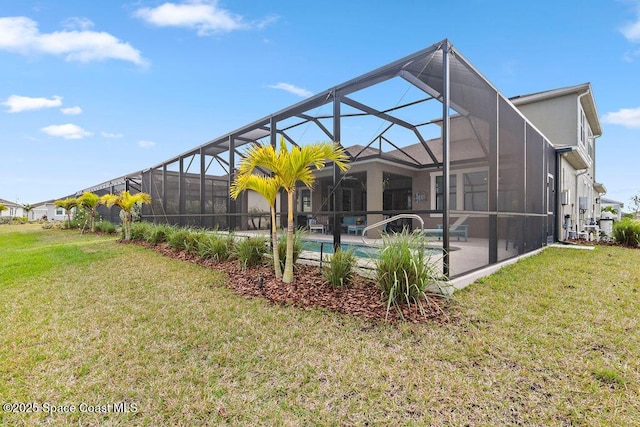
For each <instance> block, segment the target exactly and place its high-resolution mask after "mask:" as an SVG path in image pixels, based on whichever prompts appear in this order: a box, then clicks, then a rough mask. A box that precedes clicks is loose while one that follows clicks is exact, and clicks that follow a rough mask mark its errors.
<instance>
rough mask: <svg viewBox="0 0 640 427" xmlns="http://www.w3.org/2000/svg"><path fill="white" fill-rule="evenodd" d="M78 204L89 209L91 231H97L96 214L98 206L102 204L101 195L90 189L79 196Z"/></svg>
mask: <svg viewBox="0 0 640 427" xmlns="http://www.w3.org/2000/svg"><path fill="white" fill-rule="evenodd" d="M78 205H80V206H82V207H83V208H85V209H87V210H89V220H90V228H91V232H92V233H94V232H95V231H96V215H97V214H98V206H99V205H100V196H98V195H97V194H95V193H91V192H89V191H85V192H84V193H82V196H80V197H78Z"/></svg>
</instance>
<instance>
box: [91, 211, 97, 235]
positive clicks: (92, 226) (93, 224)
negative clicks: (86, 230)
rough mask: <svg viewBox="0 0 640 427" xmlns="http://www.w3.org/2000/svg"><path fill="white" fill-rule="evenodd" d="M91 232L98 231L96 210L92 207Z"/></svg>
mask: <svg viewBox="0 0 640 427" xmlns="http://www.w3.org/2000/svg"><path fill="white" fill-rule="evenodd" d="M91 232H92V233H95V232H96V210H95V208H94V209H91Z"/></svg>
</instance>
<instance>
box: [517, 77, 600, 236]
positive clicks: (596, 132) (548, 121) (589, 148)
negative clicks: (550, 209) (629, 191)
mask: <svg viewBox="0 0 640 427" xmlns="http://www.w3.org/2000/svg"><path fill="white" fill-rule="evenodd" d="M511 102H513V104H514V105H515V106H516V107H518V109H519V110H520V111H522V113H523V114H524V115H525V116H526V117H527V119H529V120H530V121H531V122H532V123H533V124H534V125H535V126H536V127H537V128H538V129H539V130H540V131H541V132H542V133H543V134H544V135H545V136H546V137H547V138H549V141H550V142H551V144H553V146H554V147H555V148H556V149H557V150H558V152H559V153H561V154H560V159H561V161H560V164H559V165H558V173H557V177H556V179H557V180H558V182H557V184H556V185H557V187H556V188H557V192H558V194H557V202H558V203H559V204H560V206H561V209H560V211H559V218H557V221H558V226H559V227H562V228H563V229H564V233H565V234H564V236H562V238H566V237H568V236H569V232H581V231H583V230H584V227H585V226H586V225H589V224H592V223H595V222H596V221H597V220H599V219H600V208H601V196H602V195H603V194H605V193H606V188H605V187H604V185H603V184H600V183H598V182H597V181H596V138H598V137H600V136H601V135H602V128H601V127H600V120H599V119H598V111H597V109H596V104H595V100H594V98H593V91H592V89H591V84H589V83H584V84H581V85H577V86H571V87H565V88H560V89H553V90H548V91H544V92H538V93H533V94H529V95H522V96H516V97H513V98H511Z"/></svg>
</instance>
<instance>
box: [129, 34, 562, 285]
mask: <svg viewBox="0 0 640 427" xmlns="http://www.w3.org/2000/svg"><path fill="white" fill-rule="evenodd" d="M396 77H400V78H402V79H404V80H406V81H407V82H409V83H410V84H411V85H413V86H415V87H416V88H418V89H420V90H421V91H423V92H424V93H425V97H426V98H425V100H432V99H434V100H437V101H438V102H440V103H441V104H442V113H441V117H435V118H434V117H425V118H424V119H425V122H423V123H421V124H412V123H409V122H407V121H404V120H402V119H400V118H398V117H396V116H394V115H393V112H392V111H391V109H390V110H377V109H375V108H373V107H371V106H368V105H365V104H364V103H361V102H358V101H356V100H355V99H353V98H352V97H350V96H349V95H351V94H353V93H355V92H357V91H360V90H363V89H366V88H369V87H372V86H375V85H377V84H380V83H382V82H385V81H387V80H390V79H393V78H396ZM328 104H330V105H331V108H332V114H331V115H330V117H328V116H324V117H323V118H324V119H327V117H328V118H329V119H330V120H331V123H332V129H329V128H328V127H327V126H324V125H323V123H322V121H321V120H320V119H319V118H318V117H314V116H312V115H309V114H308V112H309V111H310V110H312V109H315V108H318V107H320V106H323V105H328ZM343 105H346V106H348V107H349V108H352V109H356V110H358V111H361V112H362V113H363V114H369V115H372V116H376V117H378V118H381V119H383V120H386V121H388V122H390V123H391V124H392V125H397V126H400V127H403V128H406V129H410V130H411V131H413V132H414V133H415V135H416V137H417V139H418V140H419V141H420V144H421V145H422V147H423V148H424V151H425V152H426V155H427V157H426V158H427V159H428V160H430V162H424V161H422V162H418V161H417V160H415V159H413V160H411V159H412V158H411V156H409V155H407V156H406V158H405V159H399V158H398V157H395V158H389V157H385V155H384V154H385V153H382V152H380V153H379V154H378V156H377V157H379V158H381V159H384V160H386V161H390V162H394V163H397V164H402V165H405V166H410V167H412V168H415V169H428V170H433V171H440V172H441V174H442V181H443V187H444V195H443V196H444V197H443V200H442V206H441V209H435V210H431V211H430V212H431V213H435V214H439V215H441V217H442V225H443V236H442V241H443V244H442V245H443V254H444V255H443V274H444V275H445V276H446V277H450V262H451V258H450V253H451V245H450V241H451V236H450V232H449V226H450V223H451V209H450V206H451V200H450V182H449V174H450V171H451V161H452V160H451V159H452V152H451V132H452V124H451V122H452V119H453V120H455V119H456V118H457V117H462V116H465V117H466V118H467V120H468V121H469V122H470V123H471V127H472V128H473V127H474V126H473V123H472V119H473V120H479V121H482V122H484V123H485V127H486V128H487V131H486V132H485V133H486V134H485V135H484V136H481V135H479V133H482V132H479V131H477V130H476V129H474V132H476V136H477V142H478V143H479V146H480V148H481V149H482V151H483V152H484V154H485V157H486V163H487V167H488V187H487V188H488V209H487V211H486V212H484V215H485V216H486V224H487V226H488V230H489V233H488V248H487V250H488V257H487V258H488V260H487V261H488V262H486V263H484V264H483V265H480V266H479V267H477V268H481V267H484V266H486V265H491V264H495V263H497V262H498V261H499V256H498V248H497V247H498V240H499V239H498V234H499V231H498V223H499V217H500V216H501V215H510V216H515V217H522V219H523V220H522V224H523V228H522V229H520V230H516V231H517V232H518V231H519V232H522V233H526V228H524V227H526V224H527V220H532V222H531V223H536V221H537V220H536V221H533V220H535V219H536V218H541V217H547V215H548V211H547V212H545V211H541V210H540V211H536V212H533V211H532V212H529V211H527V210H522V209H516V211H514V212H511V211H509V210H506V211H505V210H501V209H499V188H498V187H499V186H498V181H499V175H500V172H499V166H498V164H499V160H498V158H499V141H498V140H499V134H500V132H501V131H502V130H501V129H500V124H499V123H498V114H499V113H498V112H499V109H500V108H509V109H511V110H512V111H511V112H510V113H511V114H512V115H515V117H518V120H521V121H522V123H523V124H524V125H523V129H524V132H525V133H524V134H523V135H522V138H523V141H522V143H523V145H526V141H527V134H526V131H530V132H533V133H534V134H535V136H536V138H535V139H536V140H537V141H538V142H536V144H538V145H540V147H537V146H536V147H535V150H534V152H536V153H537V152H538V151H540V150H539V148H541V149H542V153H543V154H541V157H542V159H543V166H544V167H543V170H540V171H537V172H536V171H532V172H531V174H530V176H528V175H527V176H526V177H523V180H524V181H523V184H525V187H524V189H523V196H522V199H523V200H527V198H528V196H527V194H526V192H527V189H526V188H527V187H526V181H527V178H528V179H529V180H532V181H533V180H535V181H538V178H539V181H540V182H539V183H538V184H539V185H542V184H541V182H542V180H543V179H546V174H547V173H548V171H550V170H552V169H555V164H553V162H554V161H555V160H554V159H555V157H554V155H553V154H552V152H554V151H553V148H552V147H551V144H549V142H548V141H547V140H546V139H545V138H544V136H543V135H542V134H541V133H540V132H539V131H538V130H537V129H535V127H534V126H533V125H531V123H529V122H528V121H527V120H526V119H525V118H524V116H522V114H521V113H520V112H519V111H518V110H517V109H516V108H515V107H514V106H513V105H512V104H511V102H510V101H508V99H507V98H506V97H504V96H503V95H501V94H500V92H499V91H498V90H497V89H496V88H495V87H494V86H493V85H491V83H489V81H488V80H487V79H486V78H485V77H484V76H482V75H481V74H480V73H479V72H478V71H477V70H476V69H475V68H474V67H473V66H472V65H471V64H470V62H469V61H467V60H466V59H465V58H464V57H463V56H462V55H461V54H460V53H459V52H457V51H456V49H455V48H454V47H453V46H452V45H451V43H450V42H449V40H447V39H445V40H442V41H440V42H438V43H435V44H433V45H432V46H430V47H428V48H426V49H423V50H421V51H419V52H416V53H414V54H412V55H409V56H406V57H404V58H402V59H399V60H397V61H394V62H392V63H390V64H388V65H385V66H383V67H380V68H378V69H376V70H374V71H371V72H369V73H366V74H364V75H362V76H360V77H357V78H355V79H352V80H349V81H347V82H345V83H343V84H340V85H338V86H335V87H333V88H330V89H328V90H326V91H323V92H321V93H319V94H317V95H314V96H312V97H310V98H308V99H305V100H303V101H301V102H299V103H297V104H294V105H292V106H290V107H288V108H285V109H283V110H280V111H278V112H276V113H274V114H271V115H269V116H266V117H264V118H262V119H260V120H257V121H255V122H253V123H250V124H248V125H246V126H244V127H241V128H239V129H237V130H235V131H233V132H230V133H228V134H226V135H223V136H221V137H219V138H216V139H213V140H210V141H209V142H207V143H205V144H202V145H201V146H199V147H197V148H195V149H193V150H191V151H188V152H185V153H183V154H181V155H179V156H176V157H174V158H172V159H169V160H167V161H165V162H163V163H161V164H159V165H156V166H154V167H152V168H150V169H147V170H144V171H142V172H141V176H142V191H145V192H148V193H150V194H152V197H153V196H156V197H154V198H155V199H158V198H160V199H161V202H160V206H157V207H156V210H157V209H158V208H159V209H160V210H161V212H160V213H157V212H155V210H154V208H153V206H152V207H151V208H149V207H145V210H144V211H143V214H144V217H145V219H150V220H153V221H154V222H155V221H158V220H162V219H163V218H164V219H165V220H166V219H167V217H168V216H171V217H174V218H177V220H178V221H177V223H180V224H184V223H185V221H186V222H187V224H188V223H189V222H188V221H189V218H195V217H198V216H200V218H204V217H208V216H211V215H212V214H210V213H208V212H207V208H206V206H207V204H206V202H207V197H208V195H207V180H218V181H219V180H221V179H226V181H227V186H229V185H230V184H231V182H232V181H233V179H234V178H235V175H234V174H235V167H236V164H237V163H238V160H239V159H240V158H241V157H242V155H243V153H242V151H240V148H241V147H243V146H244V145H246V144H257V143H259V142H260V141H261V140H264V139H266V138H268V140H269V142H270V143H271V144H272V145H274V146H275V145H276V143H277V140H278V138H279V137H283V138H285V139H286V140H287V141H288V142H290V143H292V144H294V145H297V143H296V141H294V139H293V138H292V137H291V136H290V135H289V134H288V132H287V131H288V128H290V127H293V126H291V125H287V126H281V127H279V126H278V125H279V123H282V122H283V121H285V120H290V119H292V118H298V119H299V120H300V121H299V122H298V123H297V124H296V125H295V126H297V125H299V124H301V123H307V122H312V123H314V124H315V125H317V126H318V127H319V128H320V129H321V130H322V132H323V133H324V134H325V135H326V136H327V139H329V140H333V141H341V123H342V119H343V118H344V117H345V115H344V114H341V110H342V106H343ZM469 117H471V118H469ZM425 123H432V124H433V123H436V124H437V125H438V126H440V127H441V136H440V143H441V147H440V148H441V153H439V154H436V153H434V150H433V144H430V143H429V141H427V139H426V138H424V137H423V136H422V135H421V133H420V130H419V129H418V127H419V126H421V125H424V124H425ZM531 141H533V139H531ZM372 142H373V141H372ZM532 144H533V143H532ZM369 145H371V143H369ZM532 146H533V145H532ZM399 150H400V151H402V149H400V148H399ZM536 150H537V151H536ZM455 152H456V150H455V149H454V153H453V154H454V155H455ZM223 155H226V158H225V157H224V156H223ZM196 159H197V161H196ZM362 159H363V157H362V156H360V154H356V155H355V156H353V159H352V160H362ZM520 160H521V161H522V162H523V165H522V168H523V170H524V169H526V165H527V163H526V160H527V158H526V157H525V158H522V157H521V158H519V159H515V161H520ZM194 161H195V163H196V164H195V167H196V168H197V169H199V171H198V172H197V173H193V172H190V169H191V167H192V166H193V163H194ZM213 162H216V163H217V164H218V165H220V166H221V167H222V168H223V169H224V171H225V172H226V176H225V177H213V176H211V175H207V172H208V169H209V166H210V165H211V164H212V163H213ZM171 165H175V166H173V168H174V169H177V170H173V171H170V170H169V168H170V167H171ZM531 169H533V168H531ZM158 174H160V175H161V176H162V180H161V182H162V186H163V187H162V188H161V189H158V188H157V185H154V183H155V184H157V181H154V179H155V177H156V176H157V175H158ZM172 174H173V175H176V176H177V179H178V180H177V187H178V195H177V197H176V196H174V198H175V199H176V200H177V202H178V203H177V213H173V212H175V210H174V211H172V212H171V213H169V214H167V209H168V208H169V207H168V206H167V197H166V196H168V195H169V194H168V191H167V188H166V183H167V178H168V177H169V176H170V175H172ZM537 175H541V176H539V177H538V176H537ZM189 176H190V179H191V180H192V181H193V180H199V184H198V185H199V193H200V203H199V214H197V215H195V214H194V213H193V212H190V213H187V212H186V207H185V205H186V201H185V199H186V195H185V193H186V190H185V189H186V188H187V187H188V185H187V184H185V180H187V179H189V178H188V177H189ZM341 179H342V176H341V174H340V172H339V170H338V169H337V168H335V167H333V183H334V188H339V184H340V182H341ZM154 187H156V188H154ZM333 197H336V195H335V193H334V194H333ZM531 198H532V199H533V198H536V199H537V198H544V195H543V194H538V195H536V196H535V197H533V196H532V197H531ZM333 206H334V211H333V212H332V213H331V214H332V219H333V224H332V225H333V242H334V245H335V246H339V245H340V243H341V242H340V240H341V236H340V227H339V226H338V224H339V218H340V212H339V211H337V209H339V208H338V204H337V203H334V204H333ZM545 207H546V206H545ZM238 208H239V206H238V204H237V202H236V201H234V200H232V199H231V198H228V199H227V206H226V210H227V212H226V216H227V219H226V223H227V225H228V228H230V229H235V228H236V226H237V223H236V218H237V216H238V215H239V214H242V213H243V212H238ZM174 209H175V208H174ZM545 210H546V209H545ZM367 212H369V211H367ZM244 214H246V212H244ZM213 215H214V216H215V214H213ZM174 222H176V221H174ZM545 222H546V221H545ZM551 222H552V223H553V221H551ZM544 244H545V242H544V240H543V239H537V238H534V239H533V240H532V242H531V243H529V244H528V246H527V244H524V245H523V247H522V248H520V250H519V252H523V251H524V252H529V251H531V250H535V249H537V248H538V247H540V246H542V245H544ZM525 246H526V247H525ZM473 269H476V267H474V268H473ZM465 273H466V271H465Z"/></svg>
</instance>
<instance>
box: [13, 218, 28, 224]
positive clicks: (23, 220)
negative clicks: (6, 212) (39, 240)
mask: <svg viewBox="0 0 640 427" xmlns="http://www.w3.org/2000/svg"><path fill="white" fill-rule="evenodd" d="M11 222H12V223H13V224H26V223H27V222H29V219H28V218H27V217H26V216H14V217H13V219H12V221H11Z"/></svg>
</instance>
